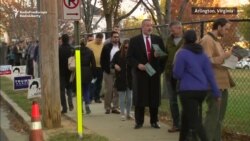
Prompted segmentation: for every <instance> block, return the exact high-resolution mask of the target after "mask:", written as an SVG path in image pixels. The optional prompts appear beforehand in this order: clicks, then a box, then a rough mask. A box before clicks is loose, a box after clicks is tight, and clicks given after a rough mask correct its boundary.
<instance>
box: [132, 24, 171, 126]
mask: <svg viewBox="0 0 250 141" xmlns="http://www.w3.org/2000/svg"><path fill="white" fill-rule="evenodd" d="M141 27H142V34H140V35H137V36H135V37H132V38H131V40H130V44H129V48H128V53H127V58H128V63H129V65H131V66H132V79H133V80H132V84H133V94H134V95H133V98H134V99H133V100H134V104H135V122H136V123H135V124H136V125H135V127H134V128H135V129H139V128H141V127H142V126H143V123H144V109H145V107H146V106H148V107H149V110H150V124H151V127H153V128H160V126H159V125H158V123H157V122H158V107H159V105H160V97H161V95H160V94H161V92H160V87H161V85H160V75H161V73H162V72H163V71H164V66H165V61H166V58H165V56H166V55H162V53H159V52H165V49H164V44H163V41H162V39H161V38H160V37H159V36H156V35H152V34H151V32H152V29H153V28H152V21H151V20H150V19H145V20H143V21H142V26H141ZM156 50H158V51H156ZM160 50H161V51H160Z"/></svg>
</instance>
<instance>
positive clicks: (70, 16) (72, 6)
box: [63, 0, 81, 20]
mask: <svg viewBox="0 0 250 141" xmlns="http://www.w3.org/2000/svg"><path fill="white" fill-rule="evenodd" d="M80 18H81V4H80V0H63V19H65V20H80Z"/></svg>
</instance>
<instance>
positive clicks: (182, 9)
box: [177, 0, 189, 21]
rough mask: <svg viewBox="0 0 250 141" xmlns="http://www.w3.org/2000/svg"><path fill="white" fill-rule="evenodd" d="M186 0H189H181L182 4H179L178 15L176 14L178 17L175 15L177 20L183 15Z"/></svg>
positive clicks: (187, 0)
mask: <svg viewBox="0 0 250 141" xmlns="http://www.w3.org/2000/svg"><path fill="white" fill-rule="evenodd" d="M188 2H189V0H184V1H183V2H182V4H181V7H180V12H179V15H178V17H177V19H178V20H179V21H181V20H182V16H183V14H184V10H185V8H186V6H187V4H188Z"/></svg>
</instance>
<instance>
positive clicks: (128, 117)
mask: <svg viewBox="0 0 250 141" xmlns="http://www.w3.org/2000/svg"><path fill="white" fill-rule="evenodd" d="M127 119H128V120H134V119H135V118H134V117H133V116H132V115H127Z"/></svg>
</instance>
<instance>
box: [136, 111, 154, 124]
mask: <svg viewBox="0 0 250 141" xmlns="http://www.w3.org/2000/svg"><path fill="white" fill-rule="evenodd" d="M144 111H145V107H139V106H135V122H136V124H137V125H143V123H144ZM149 113H150V123H151V124H152V123H157V122H158V107H157V108H155V107H149Z"/></svg>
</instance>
